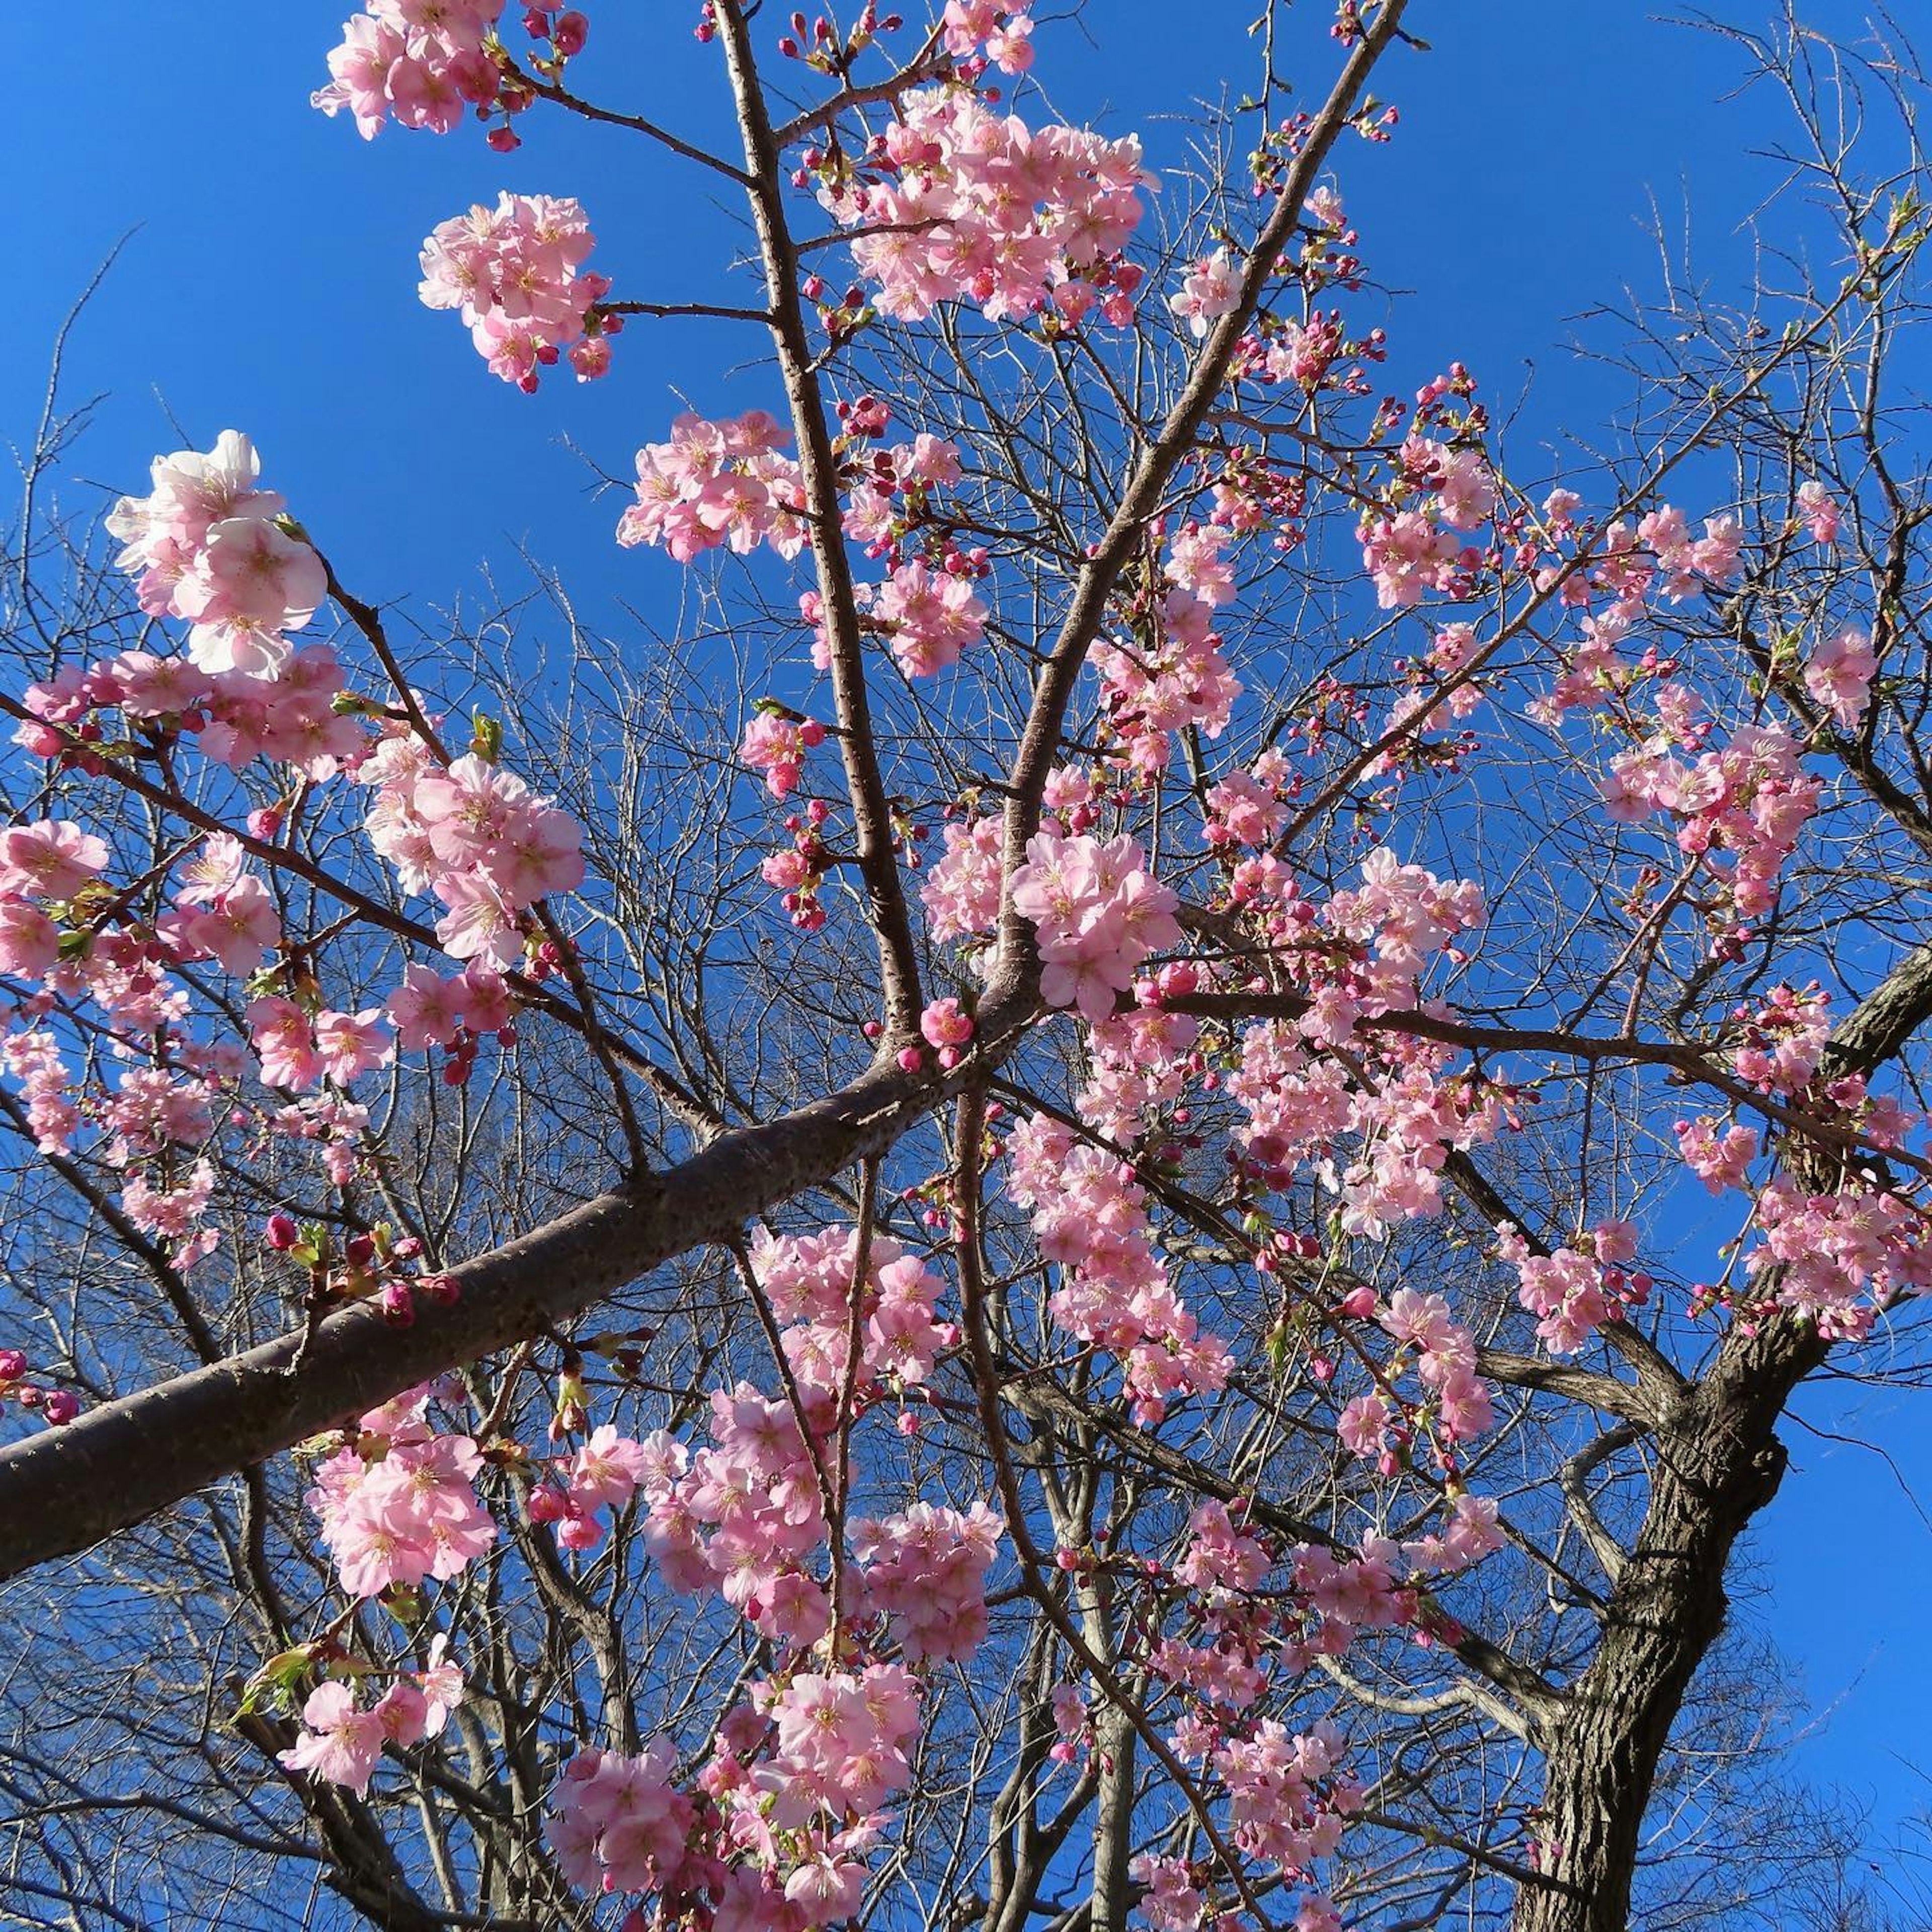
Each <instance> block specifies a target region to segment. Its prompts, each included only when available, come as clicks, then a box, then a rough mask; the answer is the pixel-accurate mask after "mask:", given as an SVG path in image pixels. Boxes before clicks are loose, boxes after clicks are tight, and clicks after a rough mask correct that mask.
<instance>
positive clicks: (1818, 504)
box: [1798, 481, 1844, 544]
mask: <svg viewBox="0 0 1932 1932" xmlns="http://www.w3.org/2000/svg"><path fill="white" fill-rule="evenodd" d="M1798 514H1799V516H1800V517H1802V519H1803V520H1804V523H1805V535H1807V536H1808V537H1809V538H1811V541H1813V542H1814V544H1835V543H1836V542H1837V541H1838V524H1839V522H1840V520H1841V517H1843V514H1844V512H1843V511H1841V509H1840V508H1838V504H1837V503H1836V502H1835V501H1834V500H1833V498H1832V493H1831V491H1830V490H1828V489H1826V487H1825V486H1824V484H1822V483H1820V482H1817V481H1812V482H1809V483H1801V484H1799V486H1798Z"/></svg>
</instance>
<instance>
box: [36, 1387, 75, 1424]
mask: <svg viewBox="0 0 1932 1932" xmlns="http://www.w3.org/2000/svg"><path fill="white" fill-rule="evenodd" d="M40 1413H41V1414H42V1415H44V1416H45V1417H46V1419H47V1420H48V1421H49V1422H51V1423H52V1424H53V1425H54V1427H55V1428H56V1429H58V1427H60V1426H61V1424H62V1423H64V1422H71V1421H73V1420H74V1418H75V1417H76V1416H77V1415H79V1414H80V1397H78V1396H77V1395H76V1394H74V1391H72V1390H71V1389H49V1390H48V1391H47V1392H46V1397H45V1398H44V1399H43V1400H42V1402H41V1403H40Z"/></svg>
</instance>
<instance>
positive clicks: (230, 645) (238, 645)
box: [107, 429, 329, 678]
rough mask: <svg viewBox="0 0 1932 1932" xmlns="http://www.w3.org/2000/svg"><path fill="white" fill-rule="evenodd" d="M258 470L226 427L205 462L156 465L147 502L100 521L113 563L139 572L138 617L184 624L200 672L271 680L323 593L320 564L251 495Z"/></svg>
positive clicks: (265, 502)
mask: <svg viewBox="0 0 1932 1932" xmlns="http://www.w3.org/2000/svg"><path fill="white" fill-rule="evenodd" d="M261 468H262V464H261V459H260V457H258V456H257V455H256V453H255V449H254V445H253V444H252V443H250V441H249V440H248V438H247V437H245V436H243V435H242V434H239V432H238V431H234V430H232V429H226V430H223V431H222V432H221V434H220V437H217V439H216V441H215V446H214V449H212V450H211V451H210V452H208V453H207V454H206V455H200V454H199V453H197V452H195V451H193V450H179V451H177V452H175V454H174V455H172V456H157V457H156V458H155V459H154V466H153V468H152V469H151V472H150V480H151V482H152V484H153V486H154V487H153V488H152V490H151V491H150V492H149V493H148V495H147V496H138V497H136V496H124V497H122V498H121V500H120V501H119V502H118V503H116V504H115V506H114V508H113V509H112V510H111V511H110V512H109V513H108V517H107V528H108V529H109V531H110V533H111V534H112V535H114V536H115V537H117V538H119V539H120V541H121V544H122V546H123V547H122V549H121V553H120V555H119V556H118V557H117V558H116V559H115V561H116V562H117V563H118V564H119V565H120V567H121V568H122V569H124V570H128V571H139V573H140V580H139V585H138V586H137V594H138V595H139V598H140V602H141V607H142V610H145V611H146V612H147V613H148V615H149V616H154V617H179V618H184V619H186V620H187V622H188V623H189V624H190V625H191V626H192V628H191V629H190V631H189V633H188V655H189V656H190V658H191V659H192V660H193V663H194V664H195V665H196V667H198V668H199V669H200V670H204V671H208V672H222V671H241V672H244V673H247V674H248V675H249V676H254V677H258V678H260V677H273V676H275V675H276V674H277V673H278V672H279V671H280V670H281V668H282V667H283V665H284V664H286V663H287V661H288V658H289V656H290V653H291V652H293V649H294V648H295V647H294V646H293V644H292V643H290V640H289V638H288V636H287V633H288V632H289V631H299V630H300V629H301V628H302V626H303V625H305V624H306V623H308V621H309V619H311V617H313V616H314V615H315V613H316V611H317V609H318V608H319V607H320V605H321V604H322V602H323V599H324V598H326V596H327V595H328V594H329V573H328V571H327V570H326V568H324V566H323V561H322V559H321V558H320V557H319V556H317V554H316V553H315V551H314V550H313V549H312V548H311V547H310V545H309V544H307V543H306V542H305V541H303V540H302V538H300V537H299V536H297V535H294V534H293V533H292V531H291V529H290V528H289V527H287V519H286V517H284V510H285V509H286V508H287V505H286V504H285V503H284V499H282V498H281V496H278V495H276V493H275V492H274V491H273V490H263V489H259V488H257V486H256V478H257V477H258V476H259V475H260V474H261Z"/></svg>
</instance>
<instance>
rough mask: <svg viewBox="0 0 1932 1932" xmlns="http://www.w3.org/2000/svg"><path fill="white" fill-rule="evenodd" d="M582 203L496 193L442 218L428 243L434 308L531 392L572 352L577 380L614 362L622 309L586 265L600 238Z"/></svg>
mask: <svg viewBox="0 0 1932 1932" xmlns="http://www.w3.org/2000/svg"><path fill="white" fill-rule="evenodd" d="M595 239H596V238H595V236H592V233H590V223H589V217H587V216H586V214H584V212H583V208H582V207H581V206H580V205H579V204H578V203H577V202H575V201H574V200H571V199H569V198H568V197H567V196H566V197H558V196H551V195H547V194H511V193H508V191H507V190H505V192H504V193H502V194H499V196H497V197H496V206H495V207H494V208H484V207H483V206H481V205H480V204H479V205H477V206H475V207H473V208H471V209H470V211H469V213H468V214H461V215H456V216H454V217H452V218H451V219H450V220H448V221H446V222H443V223H441V224H440V226H438V227H437V229H435V231H434V233H432V234H431V236H430V237H429V239H428V241H426V242H425V243H424V244H423V250H422V272H423V278H422V284H421V287H420V288H419V293H420V294H421V296H422V300H423V305H424V306H425V308H453V309H455V310H456V311H458V313H459V314H460V315H461V317H462V318H463V322H464V323H465V324H466V326H468V328H469V336H470V340H471V341H472V342H473V343H474V344H475V345H476V353H478V355H479V356H481V357H482V358H483V359H484V361H485V362H487V363H488V365H490V372H491V373H492V374H494V375H496V376H499V377H502V380H504V381H505V382H506V383H515V384H516V385H517V387H518V388H519V389H523V390H525V391H529V390H533V389H535V387H536V386H537V381H538V370H539V369H541V368H549V367H550V366H551V365H554V364H555V363H556V361H557V360H558V359H559V356H562V353H564V351H565V350H568V351H569V356H570V366H571V368H573V369H574V371H576V372H577V380H579V381H580V382H587V381H589V380H591V379H592V377H598V376H601V375H602V374H604V373H605V371H607V369H608V368H610V341H609V338H610V336H611V335H613V334H615V333H616V331H617V329H619V328H621V327H622V317H616V316H612V317H603V316H601V315H600V314H598V312H597V304H598V302H601V300H602V299H603V298H604V296H606V295H607V294H608V293H610V281H609V280H608V278H606V277H604V276H603V275H596V274H595V273H586V272H584V270H583V258H584V257H586V255H588V254H589V253H590V251H591V249H592V247H593V246H594V245H595Z"/></svg>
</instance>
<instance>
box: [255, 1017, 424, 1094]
mask: <svg viewBox="0 0 1932 1932" xmlns="http://www.w3.org/2000/svg"><path fill="white" fill-rule="evenodd" d="M382 1022H383V1014H382V1010H381V1008H380V1007H368V1008H367V1009H366V1010H364V1011H363V1012H362V1013H336V1012H334V1011H332V1010H330V1009H329V1008H327V1007H324V1008H323V1009H321V1010H320V1011H317V1012H314V1013H311V1012H310V1011H309V1010H308V1009H307V1008H305V1007H302V1006H301V1005H300V1004H298V1003H297V1002H296V1001H293V1000H290V999H285V998H283V997H282V996H281V995H280V994H269V995H266V996H265V997H264V998H261V999H259V1000H253V1001H250V1002H249V1005H248V1033H249V1037H250V1039H251V1040H252V1041H253V1042H254V1048H255V1054H256V1058H257V1059H258V1060H260V1062H261V1066H262V1079H263V1084H264V1085H267V1086H270V1087H285V1088H287V1089H288V1090H289V1091H290V1092H291V1093H293V1094H302V1093H307V1092H308V1091H311V1089H313V1088H317V1087H320V1085H322V1083H323V1082H324V1081H325V1080H329V1081H332V1082H335V1084H336V1085H338V1086H346V1085H347V1084H348V1083H349V1082H350V1081H352V1080H353V1079H355V1078H356V1076H357V1075H358V1074H360V1073H370V1072H371V1071H373V1070H374V1069H375V1068H377V1067H386V1066H387V1065H388V1064H389V1062H390V1061H392V1059H394V1058H395V1051H396V1048H395V1040H393V1039H392V1037H391V1036H390V1034H389V1029H388V1028H386V1027H385V1026H384V1025H383V1023H382Z"/></svg>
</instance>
